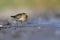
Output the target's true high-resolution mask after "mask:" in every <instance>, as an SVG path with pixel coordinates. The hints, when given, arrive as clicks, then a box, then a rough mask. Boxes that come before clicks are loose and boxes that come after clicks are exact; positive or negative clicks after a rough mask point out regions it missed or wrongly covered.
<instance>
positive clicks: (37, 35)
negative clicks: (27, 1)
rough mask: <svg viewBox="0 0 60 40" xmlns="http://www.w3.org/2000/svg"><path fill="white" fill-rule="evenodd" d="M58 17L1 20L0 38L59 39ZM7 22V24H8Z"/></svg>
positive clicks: (59, 26)
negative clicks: (24, 20)
mask: <svg viewBox="0 0 60 40" xmlns="http://www.w3.org/2000/svg"><path fill="white" fill-rule="evenodd" d="M59 20H60V19H52V18H51V19H49V20H45V19H31V20H28V21H27V22H23V23H22V24H21V22H18V21H17V22H16V23H14V22H13V21H15V20H11V21H1V22H0V25H3V27H6V28H2V29H1V30H0V40H60V21H59ZM8 23H9V24H8Z"/></svg>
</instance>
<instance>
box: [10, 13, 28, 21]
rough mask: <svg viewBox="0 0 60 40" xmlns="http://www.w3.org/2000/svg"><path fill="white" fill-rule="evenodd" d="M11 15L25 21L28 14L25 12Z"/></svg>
mask: <svg viewBox="0 0 60 40" xmlns="http://www.w3.org/2000/svg"><path fill="white" fill-rule="evenodd" d="M11 17H12V18H15V19H16V20H18V21H21V22H24V21H27V19H28V15H27V14H26V13H18V14H16V15H14V16H11Z"/></svg>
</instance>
